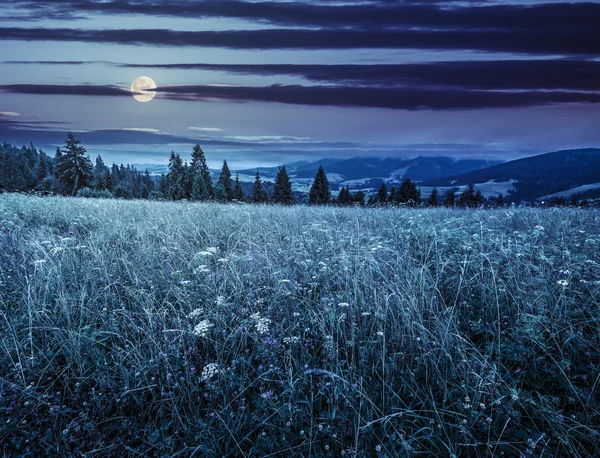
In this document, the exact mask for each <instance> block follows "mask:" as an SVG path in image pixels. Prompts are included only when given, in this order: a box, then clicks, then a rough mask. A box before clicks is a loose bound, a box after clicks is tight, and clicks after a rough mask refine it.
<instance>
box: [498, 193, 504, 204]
mask: <svg viewBox="0 0 600 458" xmlns="http://www.w3.org/2000/svg"><path fill="white" fill-rule="evenodd" d="M496 206H497V207H504V196H503V195H502V193H500V194H498V197H496Z"/></svg>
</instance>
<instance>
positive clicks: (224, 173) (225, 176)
mask: <svg viewBox="0 0 600 458" xmlns="http://www.w3.org/2000/svg"><path fill="white" fill-rule="evenodd" d="M218 184H220V185H222V186H223V189H225V195H226V196H227V200H232V199H233V187H232V186H231V171H230V170H229V167H228V166H227V161H223V167H222V168H221V175H220V176H219V182H218ZM215 199H216V197H215Z"/></svg>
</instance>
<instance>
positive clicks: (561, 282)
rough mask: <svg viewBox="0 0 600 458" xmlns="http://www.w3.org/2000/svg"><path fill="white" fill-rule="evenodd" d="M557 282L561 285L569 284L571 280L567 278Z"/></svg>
mask: <svg viewBox="0 0 600 458" xmlns="http://www.w3.org/2000/svg"><path fill="white" fill-rule="evenodd" d="M556 283H557V284H559V285H560V286H569V282H568V281H567V280H558V281H557V282H556Z"/></svg>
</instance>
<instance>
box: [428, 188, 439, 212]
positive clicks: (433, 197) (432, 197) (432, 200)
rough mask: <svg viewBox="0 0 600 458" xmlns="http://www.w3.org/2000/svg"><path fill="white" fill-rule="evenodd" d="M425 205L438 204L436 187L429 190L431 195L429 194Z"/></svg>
mask: <svg viewBox="0 0 600 458" xmlns="http://www.w3.org/2000/svg"><path fill="white" fill-rule="evenodd" d="M427 206H428V207H437V206H438V190H437V188H433V191H431V195H430V196H429V199H428V200H427Z"/></svg>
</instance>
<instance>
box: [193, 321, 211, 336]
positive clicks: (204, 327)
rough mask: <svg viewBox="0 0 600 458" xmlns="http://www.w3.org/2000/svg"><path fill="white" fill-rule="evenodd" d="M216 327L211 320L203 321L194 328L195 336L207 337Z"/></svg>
mask: <svg viewBox="0 0 600 458" xmlns="http://www.w3.org/2000/svg"><path fill="white" fill-rule="evenodd" d="M213 326H214V324H213V323H211V322H210V321H209V320H202V321H201V322H200V323H198V324H197V325H196V327H195V328H194V335H195V336H198V337H206V336H207V334H208V331H210V329H211V328H212V327H213Z"/></svg>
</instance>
